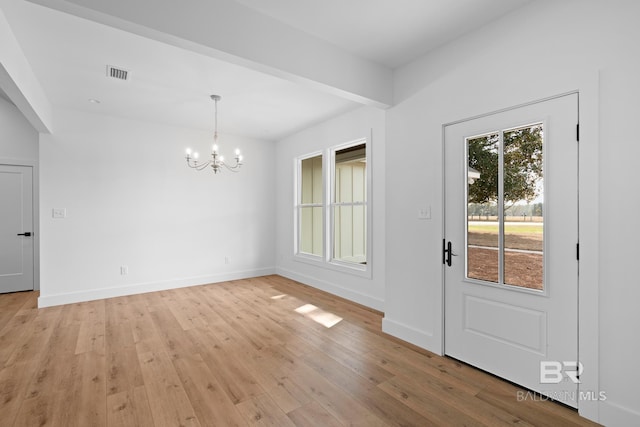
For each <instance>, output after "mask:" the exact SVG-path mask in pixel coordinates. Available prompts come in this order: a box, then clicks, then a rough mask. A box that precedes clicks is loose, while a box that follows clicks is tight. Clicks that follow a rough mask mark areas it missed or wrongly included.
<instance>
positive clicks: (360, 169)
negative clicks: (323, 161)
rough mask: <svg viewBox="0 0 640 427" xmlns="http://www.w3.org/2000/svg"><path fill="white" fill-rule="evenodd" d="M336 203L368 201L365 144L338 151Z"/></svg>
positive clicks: (335, 182) (335, 181)
mask: <svg viewBox="0 0 640 427" xmlns="http://www.w3.org/2000/svg"><path fill="white" fill-rule="evenodd" d="M335 174H336V176H335V180H334V185H335V200H334V201H335V202H336V203H351V202H365V201H366V200H367V159H366V148H365V144H360V145H355V146H353V147H349V148H345V149H343V150H338V151H336V164H335Z"/></svg>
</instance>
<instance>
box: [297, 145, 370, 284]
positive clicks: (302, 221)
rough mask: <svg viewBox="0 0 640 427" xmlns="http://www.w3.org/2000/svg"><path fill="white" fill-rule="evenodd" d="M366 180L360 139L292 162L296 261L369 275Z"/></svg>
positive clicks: (367, 183) (364, 155) (365, 155)
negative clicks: (293, 166) (295, 167)
mask: <svg viewBox="0 0 640 427" xmlns="http://www.w3.org/2000/svg"><path fill="white" fill-rule="evenodd" d="M369 182H370V181H369V171H368V168H367V143H366V140H364V139H361V140H358V141H353V142H350V143H348V144H342V145H339V146H335V147H332V148H330V149H328V150H327V151H326V152H324V153H314V154H310V155H307V156H304V157H301V158H299V159H298V160H297V182H296V184H297V185H296V188H297V190H296V224H297V225H296V255H297V259H299V260H304V261H310V262H314V263H322V264H323V265H324V266H326V267H328V268H332V269H335V270H342V271H345V269H346V271H348V272H356V273H358V272H364V273H366V274H367V275H368V274H369V271H370V270H369V268H368V265H370V261H369V260H368V256H367V254H368V252H369V249H368V242H369V240H370V239H369V233H370V219H369V217H368V215H369V214H370V213H369V209H367V206H368V200H369V198H370V197H369V191H370V188H369ZM325 189H326V191H325ZM358 274H362V273H358Z"/></svg>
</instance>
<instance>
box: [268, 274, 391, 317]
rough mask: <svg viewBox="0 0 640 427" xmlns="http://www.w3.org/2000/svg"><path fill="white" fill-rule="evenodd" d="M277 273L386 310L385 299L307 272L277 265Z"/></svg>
mask: <svg viewBox="0 0 640 427" xmlns="http://www.w3.org/2000/svg"><path fill="white" fill-rule="evenodd" d="M276 274H279V275H280V276H282V277H286V278H287V279H291V280H295V281H296V282H300V283H304V284H305V285H309V286H313V287H314V288H317V289H320V290H321V291H325V292H329V293H330V294H333V295H337V296H339V297H341V298H345V299H348V300H349V301H353V302H355V303H358V304H362V305H364V306H365V307H369V308H372V309H374V310H378V311H384V301H383V300H381V299H378V298H375V297H372V296H371V295H366V294H361V293H359V292H355V291H352V290H350V289H345V288H343V287H341V286H339V285H337V284H335V283H330V282H327V281H324V280H320V279H317V278H315V277H312V276H307V275H306V274H300V273H297V272H295V271H291V270H288V269H285V268H281V267H277V268H276Z"/></svg>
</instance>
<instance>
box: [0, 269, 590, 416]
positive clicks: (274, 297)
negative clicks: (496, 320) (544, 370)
mask: <svg viewBox="0 0 640 427" xmlns="http://www.w3.org/2000/svg"><path fill="white" fill-rule="evenodd" d="M37 297H38V293H36V292H31V293H21V294H18V295H14V294H9V295H0V421H1V422H0V425H2V427H5V426H7V427H11V426H29V427H31V426H38V425H44V426H47V425H50V426H65V427H66V426H75V425H77V426H81V427H85V426H104V425H109V426H150V427H151V426H154V427H155V426H174V425H176V426H177V425H184V426H189V425H192V426H199V425H203V426H204V425H212V426H228V425H231V426H235V425H238V426H241V425H278V426H282V425H284V426H287V425H296V426H337V425H341V426H342V425H355V426H367V427H370V426H394V425H406V426H430V425H488V426H498V425H520V426H529V425H536V426H537V425H543V426H544V425H549V426H556V425H568V426H582V425H596V424H593V423H590V422H587V421H586V420H584V419H582V418H580V417H579V416H578V414H577V413H576V412H575V411H573V410H571V409H568V408H567V407H564V406H562V405H558V404H555V403H553V402H548V401H547V402H539V401H533V400H531V399H530V400H527V401H520V400H518V399H517V393H518V392H519V391H520V392H522V391H523V390H522V389H520V388H518V387H516V386H514V385H512V384H510V383H507V382H505V381H502V380H500V379H499V378H496V377H494V376H492V375H488V374H486V373H484V372H482V371H480V370H477V369H475V368H473V367H471V366H468V365H466V364H464V363H461V362H459V361H456V360H453V359H450V358H446V357H439V356H437V355H435V354H433V353H430V352H428V351H426V350H422V349H419V348H417V347H415V346H413V345H411V344H407V343H404V342H402V341H400V340H398V339H396V338H393V337H390V336H388V335H386V334H384V333H383V332H382V331H381V320H382V314H381V313H379V312H377V311H375V310H371V309H368V308H366V307H362V306H360V305H358V304H353V303H351V302H349V301H346V300H344V299H342V298H340V297H337V296H334V295H329V294H327V293H324V292H321V291H318V290H316V289H314V288H312V287H309V286H305V285H301V284H299V283H297V282H294V281H292V280H289V279H286V278H283V277H280V276H266V277H259V278H252V279H246V280H234V281H230V282H223V283H218V284H212V285H203V286H195V287H192V288H183V289H174V290H168V291H162V292H153V293H148V294H140V295H131V296H125V297H119V298H113V299H108V300H102V301H92V302H87V303H80V304H70V305H66V306H59V307H51V308H47V309H40V310H38V309H37V308H36V304H37ZM327 318H331V319H334V320H338V321H337V323H332V324H329V323H327V322H325V319H327Z"/></svg>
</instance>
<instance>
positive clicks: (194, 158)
mask: <svg viewBox="0 0 640 427" xmlns="http://www.w3.org/2000/svg"><path fill="white" fill-rule="evenodd" d="M211 99H212V100H213V102H215V116H214V117H215V130H214V132H213V148H212V150H211V158H210V159H209V160H207V161H206V162H199V161H198V157H199V155H198V153H192V152H191V148H187V157H186V159H187V166H189V167H190V168H192V169H195V170H199V171H201V170H204V169H206V168H207V166H211V168H212V169H213V173H218V172H219V171H221V170H222V167H223V166H224V167H225V168H227V169H228V170H230V171H231V172H238V169H240V166H242V155H241V154H240V150H239V149H236V152H235V154H236V156H235V160H236V163H235V165H233V166H229V165H228V164H226V163H225V162H224V156H221V155H220V154H219V153H218V101H220V99H222V97H221V96H220V95H211Z"/></svg>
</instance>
